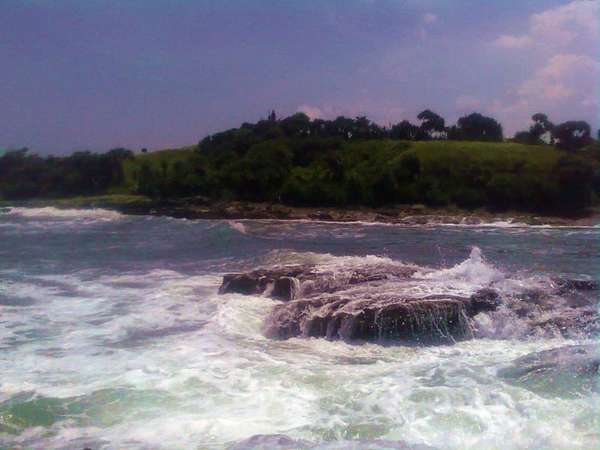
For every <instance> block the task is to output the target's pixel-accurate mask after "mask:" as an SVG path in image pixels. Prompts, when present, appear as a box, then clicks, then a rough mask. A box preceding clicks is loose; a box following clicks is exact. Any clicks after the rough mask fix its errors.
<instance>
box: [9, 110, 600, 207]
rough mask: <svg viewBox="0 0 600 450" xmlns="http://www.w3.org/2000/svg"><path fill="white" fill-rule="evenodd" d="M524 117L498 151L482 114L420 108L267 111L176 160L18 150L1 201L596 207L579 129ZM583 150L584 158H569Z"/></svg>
mask: <svg viewBox="0 0 600 450" xmlns="http://www.w3.org/2000/svg"><path fill="white" fill-rule="evenodd" d="M532 119H533V120H532V125H531V127H530V129H529V130H527V131H523V132H519V133H517V134H516V135H515V137H514V138H513V139H511V140H509V141H510V142H512V143H513V144H510V143H501V142H505V141H504V139H503V130H502V126H501V124H500V123H498V122H497V121H496V120H495V119H493V118H491V117H486V116H484V115H482V114H480V113H472V114H468V115H465V116H464V117H461V118H460V119H458V121H457V123H456V124H455V125H452V126H447V125H446V121H445V119H444V118H443V117H441V116H440V115H439V114H437V113H435V112H433V111H431V110H425V111H422V112H421V113H419V114H418V116H417V121H418V123H416V124H413V123H411V122H409V121H406V120H404V121H401V122H399V123H397V124H393V125H389V126H385V127H382V126H379V125H377V124H376V123H375V122H373V121H371V120H369V119H368V118H367V117H364V116H360V117H356V118H354V119H352V118H348V117H343V116H340V117H337V118H336V119H334V120H323V119H314V120H311V119H310V118H309V117H308V116H307V115H306V114H304V113H296V114H293V115H291V116H289V117H285V118H282V119H279V118H277V116H276V114H275V112H274V111H272V112H271V113H269V115H268V117H267V118H266V119H262V120H259V121H258V122H256V123H243V124H242V125H241V126H240V127H238V128H232V129H230V130H226V131H223V132H219V133H215V134H212V135H210V136H207V137H205V138H204V139H202V140H201V141H200V142H199V143H198V145H197V146H196V147H195V149H193V150H189V151H186V152H184V157H177V158H175V157H174V156H170V155H175V153H172V154H169V152H163V153H162V155H161V156H160V158H158V157H157V156H158V155H159V154H153V153H146V152H142V154H141V155H139V156H134V155H133V152H131V151H129V150H127V149H122V148H119V149H113V150H111V151H109V152H107V153H104V154H96V153H91V152H76V153H74V154H73V155H71V156H67V157H52V156H50V157H47V158H41V157H39V156H37V155H33V154H30V153H29V152H27V151H26V149H22V150H16V151H11V152H7V153H6V154H5V155H4V156H2V157H0V197H2V198H4V199H26V198H35V197H68V196H74V195H97V194H103V193H106V192H108V191H109V190H114V189H115V188H117V189H118V190H119V192H123V191H124V190H126V191H127V192H129V193H137V194H143V195H146V196H149V197H152V198H155V199H157V200H166V199H170V198H185V197H198V196H201V197H204V198H206V199H211V200H223V201H229V200H243V201H269V202H279V203H285V204H290V205H306V206H326V205H327V206H359V205H367V206H383V205H389V204H400V203H403V204H406V203H423V204H426V205H430V206H444V205H458V206H460V207H464V208H477V207H488V208H494V209H507V208H513V209H519V210H529V211H559V210H565V211H567V210H580V209H582V208H585V207H587V206H589V205H591V204H592V203H594V202H595V201H596V199H597V197H598V195H599V194H600V171H599V169H598V167H599V165H598V155H599V153H600V152H598V147H597V145H592V144H593V142H594V140H593V139H592V138H591V129H590V127H589V125H588V124H586V123H585V122H581V121H571V122H565V123H563V124H558V125H554V124H552V123H551V122H550V120H549V119H548V117H547V116H546V115H544V114H541V113H540V114H535V115H534V116H533V118H532ZM521 144H530V146H526V145H521ZM554 147H556V148H554ZM583 148H589V149H591V150H592V151H577V150H579V149H583ZM528 149H529V150H528Z"/></svg>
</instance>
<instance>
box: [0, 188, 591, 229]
mask: <svg viewBox="0 0 600 450" xmlns="http://www.w3.org/2000/svg"><path fill="white" fill-rule="evenodd" d="M0 207H30V208H44V207H55V208H59V209H77V208H82V209H90V208H102V209H108V210H112V211H117V212H119V213H122V214H128V215H151V216H166V217H174V218H179V219H192V220H194V219H207V220H283V221H314V222H332V223H373V224H377V223H381V224H396V225H408V226H418V225H436V224H440V225H486V224H494V223H502V224H504V225H512V226H518V224H523V225H534V226H536V225H537V226H543V225H548V226H565V227H591V226H595V225H598V224H600V211H598V210H595V211H589V212H588V213H587V214H582V215H580V216H577V217H564V216H551V215H541V214H532V213H523V212H516V211H505V212H490V211H487V210H464V209H459V208H429V207H425V206H423V205H398V206H390V207H381V208H369V207H352V208H339V207H320V208H316V207H296V206H287V205H281V204H275V203H251V202H240V201H234V202H209V201H206V200H205V199H197V198H193V199H181V200H170V201H162V202H159V201H153V200H151V199H149V198H146V197H142V196H132V195H105V196H94V197H74V198H62V199H36V200H27V201H13V202H8V201H0Z"/></svg>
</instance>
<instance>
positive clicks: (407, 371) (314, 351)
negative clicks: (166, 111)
mask: <svg viewBox="0 0 600 450" xmlns="http://www.w3.org/2000/svg"><path fill="white" fill-rule="evenodd" d="M36 220H37V219H36ZM39 220H40V222H41V221H44V220H53V219H52V218H49V219H45V218H43V217H42V218H40V219H39ZM69 220H70V219H69ZM118 220H120V219H118ZM142 238H145V239H142ZM140 241H141V242H142V244H143V245H145V246H148V247H149V246H150V244H148V242H150V241H151V237H146V236H144V235H142V236H141V238H140ZM137 242H138V241H136V243H137ZM185 242H186V243H187V242H190V241H185ZM123 245H126V244H123ZM169 245H171V242H169ZM132 248H133V247H132ZM136 248H137V247H136ZM271 248H272V247H271ZM144 249H145V247H144ZM154 250H155V248H154ZM186 250H187V249H186ZM133 251H134V250H132V252H133ZM332 251H335V250H332ZM169 255H172V253H169ZM201 256H203V255H199V256H198V258H200V257H201ZM467 256H468V257H467ZM117 262H118V263H122V261H117ZM185 262H186V265H185V270H183V268H181V267H179V266H178V261H177V260H176V258H174V259H171V260H169V265H168V266H167V265H158V266H153V268H150V269H144V267H139V268H138V267H132V268H131V269H130V270H128V271H123V270H126V269H122V270H121V271H120V272H119V271H117V270H116V268H115V267H108V266H107V267H106V268H105V271H102V270H101V269H94V270H89V269H88V270H85V271H83V270H82V271H81V272H77V271H70V272H68V273H55V272H53V271H52V270H50V269H45V270H46V272H45V273H43V274H40V273H37V272H36V270H40V269H39V266H36V265H35V264H36V262H34V263H31V266H32V267H34V268H35V269H32V268H29V267H27V266H25V269H24V268H23V267H24V265H21V264H20V265H19V266H18V267H16V268H14V269H13V268H11V270H4V271H2V272H0V276H1V277H3V279H10V280H11V281H10V283H7V284H5V285H3V289H4V290H3V291H2V292H0V295H4V296H7V297H8V296H10V297H11V298H15V299H16V300H25V299H31V300H32V302H31V303H30V304H28V305H27V306H26V307H24V306H22V305H21V306H20V305H12V306H5V305H3V306H0V351H1V352H2V358H0V373H2V377H1V378H0V404H2V407H6V405H7V403H2V402H6V401H12V402H16V403H18V402H19V401H20V400H19V399H20V398H21V397H24V398H30V397H31V398H37V399H41V398H44V397H45V398H49V399H51V400H52V403H50V404H49V406H48V407H47V408H45V409H44V414H45V415H44V417H52V416H53V415H54V416H56V417H54V418H53V419H52V420H54V422H53V423H51V424H50V425H46V424H45V423H42V424H40V422H39V421H38V422H35V421H34V423H33V424H32V426H28V427H23V426H22V425H20V423H21V422H18V421H16V422H15V423H17V426H16V428H15V430H13V431H14V432H15V433H16V434H8V433H4V434H1V435H0V447H6V448H19V447H22V448H32V449H45V448H78V449H81V448H85V447H90V448H130V449H133V448H136V449H137V448H152V449H171V448H207V449H223V448H226V447H227V446H228V445H230V444H231V443H232V442H235V441H238V440H241V439H245V438H248V437H249V436H251V435H253V434H259V433H263V434H269V433H283V434H287V435H289V436H291V437H292V438H297V439H307V440H310V441H313V442H319V441H322V440H325V441H330V442H329V443H327V442H324V443H323V444H322V445H323V446H326V445H334V444H333V443H331V441H334V440H339V441H343V440H351V439H374V438H381V439H389V440H403V441H407V442H408V443H412V444H420V443H421V444H428V445H431V446H433V447H436V448H440V449H443V450H457V449H467V450H475V449H489V450H500V449H503V450H504V449H508V450H513V449H515V450H516V449H522V448H553V449H554V448H558V449H581V450H583V449H585V450H587V449H591V448H596V447H597V443H598V438H599V436H598V431H597V430H598V427H597V421H598V414H597V412H598V411H597V406H598V401H599V398H598V395H597V394H591V395H589V396H587V397H583V398H558V397H555V396H548V397H544V396H540V395H538V394H534V393H532V392H530V391H528V390H526V389H524V388H521V387H517V386H511V385H508V384H506V383H504V382H503V381H502V380H501V379H500V378H498V377H497V376H496V373H497V371H498V369H500V368H502V367H504V366H506V365H508V364H509V363H510V362H511V361H513V360H514V359H515V358H517V357H520V356H524V355H527V354H529V353H532V352H536V351H540V350H545V349H550V348H554V347H558V346H562V345H568V344H577V343H580V342H578V341H575V340H563V339H544V340H540V339H536V340H516V339H515V340H513V339H510V337H511V336H513V335H514V334H515V333H518V330H516V331H511V330H510V329H509V326H513V325H516V324H515V323H514V322H511V320H512V317H509V318H507V320H506V321H505V322H504V325H502V323H501V322H500V321H499V318H497V317H496V318H494V317H490V316H486V315H481V316H478V317H477V320H478V321H479V328H480V329H481V330H482V333H483V334H486V333H487V335H488V336H495V335H499V336H502V337H506V338H509V339H508V340H492V339H478V340H473V341H468V342H460V343H458V344H456V345H454V346H437V347H424V348H420V347H405V346H401V345H398V346H381V345H376V344H364V345H352V344H349V343H344V342H339V341H327V340H323V339H290V340H288V341H273V340H268V339H266V338H265V337H263V335H262V333H261V327H262V321H263V318H264V317H265V315H266V314H267V313H268V311H269V310H270V308H272V307H273V305H274V304H276V303H275V302H274V301H272V300H269V299H267V298H264V297H253V296H240V295H217V289H218V286H219V284H220V281H221V278H220V276H219V273H217V272H218V271H217V270H215V267H214V265H212V263H210V264H207V267H209V268H210V269H211V273H210V274H204V273H202V274H196V273H194V272H193V270H191V269H190V266H189V265H188V264H189V261H188V260H187V259H186V260H185ZM259 262H260V263H261V264H263V265H267V266H270V265H277V264H300V263H312V264H317V265H318V266H319V267H321V268H322V269H323V270H332V269H333V270H339V271H341V272H344V271H347V270H353V269H354V268H358V267H361V266H364V264H371V265H375V266H377V265H389V264H392V265H394V264H403V263H401V262H399V261H395V260H392V259H390V258H387V257H381V256H367V257H364V256H334V255H332V254H329V253H316V252H315V253H310V252H294V251H287V252H283V251H275V252H271V253H269V254H268V255H267V256H266V257H264V258H263V259H262V260H260V261H259ZM432 262H433V261H432ZM119 267H121V266H119ZM156 267H163V268H160V269H157V268H156ZM203 268H206V267H203ZM336 268H337V269H336ZM52 269H53V270H55V271H56V270H58V269H60V267H58V269H57V268H56V267H54V266H52ZM219 271H220V269H219ZM406 283H407V284H406V286H405V288H406V289H407V291H408V290H410V289H412V290H413V291H410V292H412V293H413V294H414V295H415V296H420V295H426V294H429V293H434V292H453V293H457V294H460V295H464V294H468V293H469V292H472V291H473V290H474V289H477V288H478V287H485V286H488V285H492V286H493V287H494V289H498V290H501V291H502V292H506V293H513V292H514V293H516V292H519V291H521V290H523V289H524V288H531V287H534V288H536V289H537V288H539V289H545V288H547V287H548V283H549V279H548V278H547V277H545V276H543V275H527V276H520V275H519V274H512V273H510V272H509V271H507V270H505V269H503V268H501V267H497V266H496V265H495V263H494V261H489V260H486V257H485V256H484V255H483V254H482V252H481V251H480V250H479V249H478V248H473V250H472V251H471V254H470V255H465V260H464V261H462V262H460V263H458V264H456V265H454V266H453V267H446V268H442V269H433V268H428V267H421V268H419V273H418V274H417V275H416V276H415V279H414V280H409V281H407V282H406ZM411 283H413V284H411ZM411 286H412V287H411ZM419 286H420V287H419ZM486 327H487V328H486ZM57 404H58V406H56V405H57ZM73 405H83V410H82V409H81V408H80V409H77V408H75V407H73ZM62 408H66V410H67V414H64V413H61V411H63V409H62ZM69 408H72V409H69ZM23 409H25V410H26V408H23ZM19 413H20V412H19V410H13V411H12V414H17V415H18V414H19ZM2 420H10V418H9V417H8V415H4V416H3V419H2ZM44 420H45V419H44ZM0 425H1V426H4V423H0ZM507 430H509V431H510V432H507ZM352 445H354V447H352ZM357 445H359V444H356V443H353V444H348V446H347V447H346V448H357V447H356V446H357Z"/></svg>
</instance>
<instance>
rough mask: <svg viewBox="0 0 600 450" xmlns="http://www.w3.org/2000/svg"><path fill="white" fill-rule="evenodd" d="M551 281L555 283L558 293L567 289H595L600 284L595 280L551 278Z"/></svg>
mask: <svg viewBox="0 0 600 450" xmlns="http://www.w3.org/2000/svg"><path fill="white" fill-rule="evenodd" d="M552 281H553V282H554V283H556V286H557V292H558V293H559V294H562V293H566V292H568V291H597V290H599V289H600V284H599V283H598V282H597V281H596V280H586V279H570V278H553V279H552Z"/></svg>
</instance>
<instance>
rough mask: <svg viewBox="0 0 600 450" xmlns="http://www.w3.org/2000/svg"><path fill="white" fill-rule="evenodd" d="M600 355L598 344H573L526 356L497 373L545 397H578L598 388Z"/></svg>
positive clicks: (512, 382)
mask: <svg viewBox="0 0 600 450" xmlns="http://www.w3.org/2000/svg"><path fill="white" fill-rule="evenodd" d="M599 367H600V354H599V352H598V348H597V346H595V345H573V346H567V347H561V348H556V349H552V350H545V351H542V352H538V353H533V354H531V355H527V356H523V357H521V358H518V359H517V360H515V361H513V363H512V364H511V365H510V366H509V367H506V368H503V369H501V370H499V371H498V376H499V377H500V378H503V379H504V380H506V381H507V382H509V383H511V384H515V385H518V386H522V387H525V388H527V389H529V390H531V391H533V392H536V393H537V394H540V395H543V396H556V395H559V396H564V397H579V396H584V395H586V394H588V393H589V392H592V391H595V390H597V384H596V380H597V377H598V374H599Z"/></svg>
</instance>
